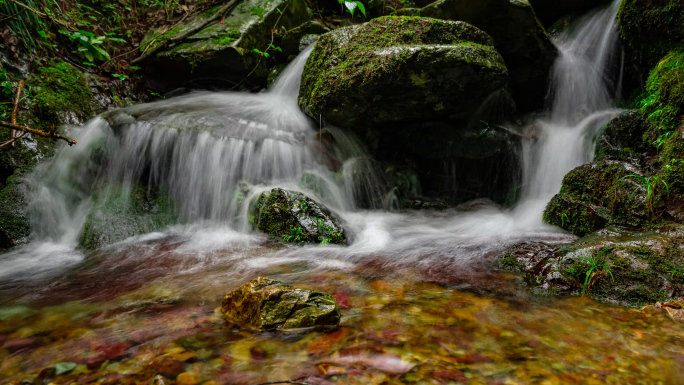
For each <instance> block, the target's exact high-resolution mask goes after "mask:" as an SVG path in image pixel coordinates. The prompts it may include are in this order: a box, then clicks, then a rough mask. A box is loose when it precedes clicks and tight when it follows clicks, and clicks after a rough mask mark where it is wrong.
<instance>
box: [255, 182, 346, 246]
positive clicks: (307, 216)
mask: <svg viewBox="0 0 684 385" xmlns="http://www.w3.org/2000/svg"><path fill="white" fill-rule="evenodd" d="M249 220H250V222H251V224H252V226H253V227H254V228H256V229H259V230H261V231H263V232H264V233H266V234H270V235H273V236H275V237H278V238H282V239H283V240H284V241H285V242H291V243H324V244H325V243H336V244H345V243H346V242H347V234H346V232H345V230H344V228H343V227H342V226H341V225H340V221H339V219H337V218H336V217H335V216H334V215H333V214H332V213H331V212H330V210H329V209H328V208H327V207H325V206H323V205H322V204H320V203H318V202H316V201H314V200H313V199H311V198H309V197H307V196H306V195H304V194H302V193H299V192H296V191H291V190H284V189H280V188H274V189H272V190H270V191H265V192H263V193H261V195H259V196H258V197H256V198H254V199H253V200H252V201H251V202H250V208H249Z"/></svg>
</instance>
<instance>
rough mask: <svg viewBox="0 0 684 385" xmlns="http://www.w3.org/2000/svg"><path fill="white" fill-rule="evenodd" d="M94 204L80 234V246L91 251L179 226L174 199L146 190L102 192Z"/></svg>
mask: <svg viewBox="0 0 684 385" xmlns="http://www.w3.org/2000/svg"><path fill="white" fill-rule="evenodd" d="M93 201H94V204H93V207H92V209H91V210H90V212H89V213H88V217H87V219H86V223H85V225H84V226H83V232H82V234H81V245H82V246H83V247H85V248H86V249H89V250H92V249H97V248H99V247H102V246H106V245H109V244H112V243H115V242H118V241H121V240H124V239H126V238H128V237H132V236H134V235H138V234H145V233H149V232H152V231H156V230H160V229H162V228H164V227H166V226H169V225H171V224H174V223H176V222H177V217H176V211H175V207H174V205H173V202H172V201H171V199H170V198H169V197H168V196H166V195H163V194H158V193H156V192H153V191H148V190H146V189H144V188H136V189H133V190H132V191H128V190H127V189H124V188H122V187H119V186H110V188H101V189H100V190H99V191H96V192H95V193H94V194H93Z"/></svg>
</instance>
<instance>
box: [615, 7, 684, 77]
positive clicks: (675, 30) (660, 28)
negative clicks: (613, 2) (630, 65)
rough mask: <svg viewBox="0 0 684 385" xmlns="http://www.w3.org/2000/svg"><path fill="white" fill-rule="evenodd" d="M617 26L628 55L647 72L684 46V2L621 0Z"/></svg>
mask: <svg viewBox="0 0 684 385" xmlns="http://www.w3.org/2000/svg"><path fill="white" fill-rule="evenodd" d="M618 25H619V28H620V38H621V40H622V42H623V44H624V46H625V47H626V49H627V52H628V55H629V58H630V59H631V60H632V61H633V62H635V63H636V64H637V65H639V66H641V67H642V69H643V70H646V71H647V70H648V69H649V68H652V67H653V66H655V65H656V64H657V63H658V61H659V60H660V59H661V58H662V57H663V56H665V55H666V54H667V53H668V52H670V51H672V50H681V49H682V48H684V1H682V0H623V1H622V3H621V4H620V11H619V13H618Z"/></svg>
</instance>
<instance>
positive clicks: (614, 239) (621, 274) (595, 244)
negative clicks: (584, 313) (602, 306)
mask: <svg viewBox="0 0 684 385" xmlns="http://www.w3.org/2000/svg"><path fill="white" fill-rule="evenodd" d="M683 236H684V227H682V226H681V225H671V226H665V227H661V228H660V229H658V230H656V231H649V232H645V233H640V232H625V231H621V230H617V231H605V230H603V231H600V232H596V233H592V234H591V235H589V236H586V237H584V238H581V239H579V240H577V241H575V242H573V243H571V244H566V245H560V246H553V245H548V244H545V243H531V242H525V243H521V244H518V245H516V246H514V247H512V248H511V249H509V250H508V251H507V252H505V253H504V254H502V255H501V256H500V257H499V258H498V259H497V262H496V265H497V266H498V267H499V268H501V269H504V270H508V271H513V272H519V273H522V274H523V277H524V280H525V282H526V284H527V285H528V286H529V287H531V288H533V290H535V291H537V292H541V293H553V294H558V293H561V294H562V293H573V294H581V293H582V289H583V286H584V283H585V280H586V279H587V272H588V271H589V269H590V268H591V266H592V265H591V263H590V262H589V260H591V259H595V260H597V265H598V269H594V270H593V271H594V272H595V273H594V275H591V273H590V279H589V280H588V281H587V282H588V285H587V286H588V288H587V295H589V296H591V297H593V298H594V299H599V300H604V301H608V302H613V303H619V304H623V305H628V306H637V307H639V306H643V305H645V304H649V303H654V302H656V301H665V302H667V301H669V300H671V299H672V298H675V297H678V296H681V295H682V293H684V291H683V290H684V285H683V284H684V237H683ZM604 266H606V270H604V269H603V267H604Z"/></svg>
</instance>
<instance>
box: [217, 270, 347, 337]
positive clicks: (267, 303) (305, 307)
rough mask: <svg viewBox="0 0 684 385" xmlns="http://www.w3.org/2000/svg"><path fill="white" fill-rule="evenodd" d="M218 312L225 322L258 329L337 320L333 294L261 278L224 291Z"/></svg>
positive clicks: (328, 324) (319, 324)
mask: <svg viewBox="0 0 684 385" xmlns="http://www.w3.org/2000/svg"><path fill="white" fill-rule="evenodd" d="M221 313H222V314H223V317H224V318H225V319H226V321H227V322H228V323H231V324H234V325H237V326H240V327H246V328H250V329H261V330H267V329H297V328H304V327H335V326H337V325H338V324H339V322H340V309H339V306H338V305H337V302H336V301H335V298H334V297H333V296H331V295H329V294H325V293H320V292H315V291H309V290H302V289H297V288H294V287H292V286H290V285H287V284H285V283H282V282H280V281H276V280H272V279H269V278H264V277H259V278H255V279H254V280H252V281H251V282H248V283H246V284H244V285H242V286H240V287H238V288H237V289H235V290H233V291H232V292H230V293H228V295H226V296H225V298H224V299H223V302H222V304H221Z"/></svg>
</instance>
